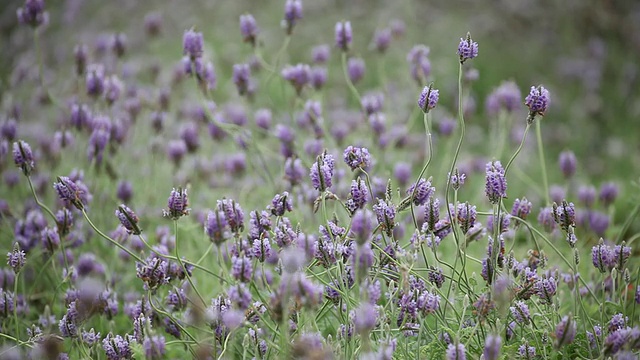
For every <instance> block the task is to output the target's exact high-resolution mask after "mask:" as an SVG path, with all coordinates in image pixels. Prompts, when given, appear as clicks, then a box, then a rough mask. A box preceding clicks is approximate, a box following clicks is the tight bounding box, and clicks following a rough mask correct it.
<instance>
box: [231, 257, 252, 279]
mask: <svg viewBox="0 0 640 360" xmlns="http://www.w3.org/2000/svg"><path fill="white" fill-rule="evenodd" d="M252 274H253V265H252V264H251V259H249V258H248V257H246V256H234V257H232V258H231V276H233V278H234V279H236V280H238V281H240V282H249V281H251V279H252Z"/></svg>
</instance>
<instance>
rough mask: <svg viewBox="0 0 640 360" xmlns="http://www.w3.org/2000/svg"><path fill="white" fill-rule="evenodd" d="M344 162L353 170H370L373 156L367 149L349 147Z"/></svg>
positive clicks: (344, 154) (345, 150)
mask: <svg viewBox="0 0 640 360" xmlns="http://www.w3.org/2000/svg"><path fill="white" fill-rule="evenodd" d="M343 156H344V162H345V163H346V164H347V165H348V166H349V167H350V168H351V171H353V170H355V169H363V170H365V171H366V170H368V169H369V167H370V166H371V155H369V150H368V149H367V148H359V147H354V146H351V145H349V146H348V147H347V148H346V149H344V153H343Z"/></svg>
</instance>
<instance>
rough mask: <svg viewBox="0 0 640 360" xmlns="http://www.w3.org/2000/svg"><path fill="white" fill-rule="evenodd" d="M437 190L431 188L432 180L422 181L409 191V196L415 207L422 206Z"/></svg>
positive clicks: (413, 185)
mask: <svg viewBox="0 0 640 360" xmlns="http://www.w3.org/2000/svg"><path fill="white" fill-rule="evenodd" d="M435 192H436V188H435V187H433V186H431V178H429V179H428V180H425V179H420V180H418V183H417V184H415V183H414V184H412V185H411V186H410V187H409V189H407V196H409V197H411V199H412V200H413V203H414V205H416V206H422V205H424V204H426V203H427V201H428V200H429V199H430V198H431V197H432V196H433V194H435Z"/></svg>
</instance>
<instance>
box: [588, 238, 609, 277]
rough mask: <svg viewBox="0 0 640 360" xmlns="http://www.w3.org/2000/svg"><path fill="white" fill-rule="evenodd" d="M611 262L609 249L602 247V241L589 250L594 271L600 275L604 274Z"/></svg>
mask: <svg viewBox="0 0 640 360" xmlns="http://www.w3.org/2000/svg"><path fill="white" fill-rule="evenodd" d="M613 261H614V260H613V254H612V252H611V248H610V247H609V246H606V245H604V243H603V242H602V241H600V243H599V244H598V245H596V246H594V247H592V248H591V262H592V263H593V266H594V267H595V268H596V269H598V270H600V272H601V273H605V272H606V271H607V270H608V269H609V265H610V264H611V263H612V262H613Z"/></svg>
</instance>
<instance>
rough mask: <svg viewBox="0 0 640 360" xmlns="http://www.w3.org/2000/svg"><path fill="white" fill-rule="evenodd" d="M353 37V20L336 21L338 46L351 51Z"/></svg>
mask: <svg viewBox="0 0 640 360" xmlns="http://www.w3.org/2000/svg"><path fill="white" fill-rule="evenodd" d="M352 38H353V32H352V31H351V22H349V21H345V22H338V23H336V46H337V47H338V48H340V49H342V51H349V47H351V40H352Z"/></svg>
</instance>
